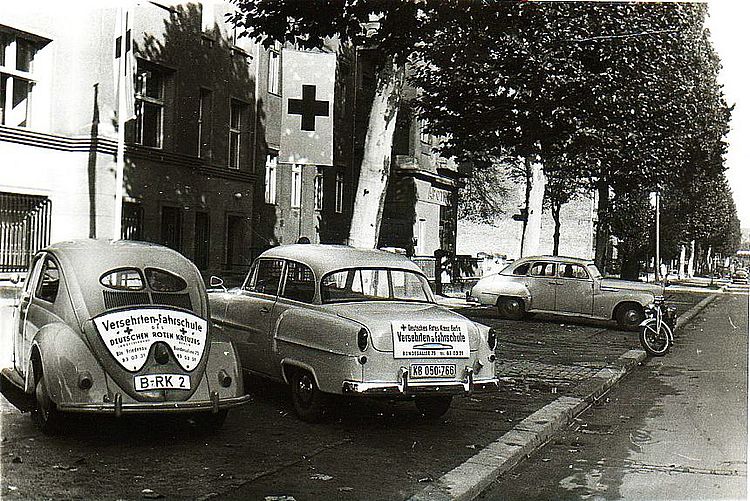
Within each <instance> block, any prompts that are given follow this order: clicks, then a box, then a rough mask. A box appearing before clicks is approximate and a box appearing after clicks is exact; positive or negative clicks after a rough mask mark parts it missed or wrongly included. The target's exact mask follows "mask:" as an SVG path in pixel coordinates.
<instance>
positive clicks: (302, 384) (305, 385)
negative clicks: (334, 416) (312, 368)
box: [297, 374, 313, 403]
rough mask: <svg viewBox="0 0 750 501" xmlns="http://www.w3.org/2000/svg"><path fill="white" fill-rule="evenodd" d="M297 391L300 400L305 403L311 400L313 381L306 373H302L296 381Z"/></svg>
mask: <svg viewBox="0 0 750 501" xmlns="http://www.w3.org/2000/svg"><path fill="white" fill-rule="evenodd" d="M297 393H298V394H299V397H300V400H302V401H303V402H305V403H309V402H310V401H311V400H312V394H313V382H312V379H311V378H310V376H308V375H307V374H304V375H302V376H301V377H300V378H299V381H298V383H297Z"/></svg>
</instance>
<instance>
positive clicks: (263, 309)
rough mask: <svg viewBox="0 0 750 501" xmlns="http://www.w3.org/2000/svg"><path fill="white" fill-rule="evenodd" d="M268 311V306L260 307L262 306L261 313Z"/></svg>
mask: <svg viewBox="0 0 750 501" xmlns="http://www.w3.org/2000/svg"><path fill="white" fill-rule="evenodd" d="M269 311H271V310H270V309H269V308H268V307H267V306H264V307H262V308H261V309H260V312H261V314H263V315H265V314H266V313H268V312H269Z"/></svg>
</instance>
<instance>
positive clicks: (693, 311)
mask: <svg viewBox="0 0 750 501" xmlns="http://www.w3.org/2000/svg"><path fill="white" fill-rule="evenodd" d="M717 297H719V293H716V292H714V293H713V294H711V295H710V296H708V297H705V298H703V299H701V301H700V303H698V304H696V305H695V306H693V307H692V308H690V309H689V310H688V311H686V312H685V314H684V315H680V316H679V317H678V318H677V326H676V327H675V331H677V330H678V329H682V328H683V327H684V326H685V324H686V323H688V322H689V321H690V320H692V319H693V317H694V316H696V315H697V314H698V313H699V312H700V311H701V310H703V308H705V307H706V306H708V305H709V304H711V303H712V302H713V301H714V299H716V298H717Z"/></svg>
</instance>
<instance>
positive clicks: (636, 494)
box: [482, 295, 748, 500]
mask: <svg viewBox="0 0 750 501" xmlns="http://www.w3.org/2000/svg"><path fill="white" fill-rule="evenodd" d="M747 361H748V297H747V295H723V296H721V297H720V298H719V299H717V300H716V301H714V302H713V303H712V304H711V305H709V306H708V308H706V310H704V312H703V313H701V314H699V315H698V316H697V317H695V319H694V320H693V321H692V322H690V323H689V324H688V325H687V326H686V328H685V329H684V330H682V331H681V332H680V333H679V337H678V338H677V342H676V345H675V346H674V347H673V349H672V351H671V352H670V353H669V354H668V355H667V356H665V357H663V358H653V359H650V361H649V362H648V363H647V365H645V366H644V367H642V368H640V369H637V370H635V371H634V372H632V373H631V374H630V375H629V376H628V377H627V378H626V379H625V380H623V381H622V382H621V383H620V384H619V385H618V386H617V387H616V388H615V389H614V390H612V391H611V392H610V393H609V394H608V395H607V396H606V397H605V398H604V399H602V401H601V402H600V403H599V404H598V405H596V406H594V407H592V408H591V409H589V411H587V412H586V413H584V414H582V415H581V416H579V418H578V419H576V420H575V424H574V425H573V426H572V427H571V428H570V429H569V430H568V431H567V432H565V433H564V434H562V435H559V436H558V437H556V438H554V439H553V440H552V441H551V443H550V444H548V445H547V446H545V447H544V448H542V449H540V450H539V451H537V452H536V453H535V454H534V455H532V457H531V458H530V459H529V460H527V461H526V462H524V463H522V464H521V465H519V466H518V467H517V468H516V469H515V470H514V471H512V472H510V473H509V474H506V475H504V476H503V477H502V478H501V479H499V480H498V481H497V483H496V484H494V485H493V486H492V487H491V488H490V489H489V490H487V491H486V492H485V493H484V494H483V496H482V499H485V500H489V499H524V500H527V499H589V498H592V497H594V498H596V499H719V498H721V499H746V498H747V490H746V483H747V443H748V442H747V376H748V372H747V369H748V367H747Z"/></svg>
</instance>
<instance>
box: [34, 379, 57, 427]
mask: <svg viewBox="0 0 750 501" xmlns="http://www.w3.org/2000/svg"><path fill="white" fill-rule="evenodd" d="M35 394H36V406H35V407H34V409H33V410H32V411H31V417H32V419H33V420H34V423H36V425H37V427H38V428H39V429H40V430H42V432H43V433H45V434H47V435H54V434H55V433H57V432H58V431H59V430H60V420H61V417H60V412H59V411H58V410H57V405H56V404H55V403H54V402H53V401H52V400H51V399H50V398H49V393H48V391H47V383H45V382H44V376H43V375H39V379H38V380H37V382H36V388H35Z"/></svg>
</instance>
